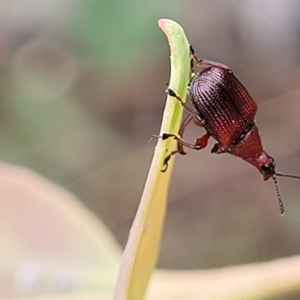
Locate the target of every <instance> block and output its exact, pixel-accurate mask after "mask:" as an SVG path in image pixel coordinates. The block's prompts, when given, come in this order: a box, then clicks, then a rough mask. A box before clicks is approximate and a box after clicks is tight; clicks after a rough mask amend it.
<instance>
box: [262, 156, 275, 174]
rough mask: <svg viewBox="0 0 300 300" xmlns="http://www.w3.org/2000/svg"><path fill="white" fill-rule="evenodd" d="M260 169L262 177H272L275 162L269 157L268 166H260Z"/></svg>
mask: <svg viewBox="0 0 300 300" xmlns="http://www.w3.org/2000/svg"><path fill="white" fill-rule="evenodd" d="M260 169H261V172H262V174H263V175H273V174H274V172H275V161H274V159H273V157H269V164H268V165H264V166H262V167H261V168H260Z"/></svg>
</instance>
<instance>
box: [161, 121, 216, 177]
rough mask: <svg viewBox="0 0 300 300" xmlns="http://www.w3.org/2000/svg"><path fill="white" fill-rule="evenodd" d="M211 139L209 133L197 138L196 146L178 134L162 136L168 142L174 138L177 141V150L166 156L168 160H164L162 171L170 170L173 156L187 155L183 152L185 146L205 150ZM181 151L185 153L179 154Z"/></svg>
mask: <svg viewBox="0 0 300 300" xmlns="http://www.w3.org/2000/svg"><path fill="white" fill-rule="evenodd" d="M188 119H189V118H186V120H188ZM189 122H190V120H189ZM189 122H188V123H189ZM209 137H210V134H209V133H208V132H207V133H206V134H204V135H203V136H201V137H199V138H197V139H196V140H195V143H194V144H191V143H189V142H187V141H185V140H184V139H182V138H181V137H180V136H178V135H176V134H173V133H164V134H163V136H162V139H163V140H166V139H168V138H174V139H175V140H176V141H177V150H175V151H172V152H171V153H170V154H169V155H168V156H166V158H165V160H164V168H163V169H162V170H161V171H162V172H165V171H166V170H167V169H168V162H169V160H170V158H171V157H172V156H173V155H175V154H177V153H179V154H186V153H185V152H184V151H183V146H185V147H187V148H190V149H193V150H201V149H203V148H205V147H206V145H207V142H208V139H209ZM179 149H182V151H183V152H184V153H181V152H179Z"/></svg>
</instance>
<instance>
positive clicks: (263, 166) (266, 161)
mask: <svg viewBox="0 0 300 300" xmlns="http://www.w3.org/2000/svg"><path fill="white" fill-rule="evenodd" d="M247 161H248V162H249V163H250V164H252V165H254V166H255V167H256V168H257V169H258V170H259V172H260V173H261V174H262V175H263V177H264V180H268V179H269V178H270V177H272V176H273V175H274V174H275V161H274V158H273V157H271V156H269V155H268V154H267V153H266V152H265V151H261V152H260V153H259V154H258V155H255V156H254V157H251V158H249V159H247Z"/></svg>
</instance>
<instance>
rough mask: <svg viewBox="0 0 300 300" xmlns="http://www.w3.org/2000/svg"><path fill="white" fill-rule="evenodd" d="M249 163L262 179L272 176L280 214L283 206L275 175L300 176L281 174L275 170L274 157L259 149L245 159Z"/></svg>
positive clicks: (297, 177)
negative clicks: (256, 152)
mask: <svg viewBox="0 0 300 300" xmlns="http://www.w3.org/2000/svg"><path fill="white" fill-rule="evenodd" d="M247 161H248V162H249V163H250V164H252V165H254V166H255V167H256V168H257V169H258V170H259V172H260V173H261V174H262V175H263V177H264V180H268V179H269V178H271V177H272V179H273V182H274V184H275V188H276V193H277V198H278V202H279V210H280V213H281V215H283V213H284V207H283V203H282V200H281V196H280V193H279V189H278V184H277V178H276V176H280V177H290V178H295V179H300V176H297V175H290V174H282V173H278V172H276V171H275V161H274V158H273V157H271V156H269V155H268V154H267V153H266V152H265V151H261V153H259V155H256V156H255V157H254V158H250V159H248V160H247Z"/></svg>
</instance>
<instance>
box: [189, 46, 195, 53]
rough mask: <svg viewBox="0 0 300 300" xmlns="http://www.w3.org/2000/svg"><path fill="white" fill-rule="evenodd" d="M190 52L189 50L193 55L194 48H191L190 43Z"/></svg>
mask: <svg viewBox="0 0 300 300" xmlns="http://www.w3.org/2000/svg"><path fill="white" fill-rule="evenodd" d="M190 52H191V54H192V55H194V54H195V50H194V48H193V46H192V45H190Z"/></svg>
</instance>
